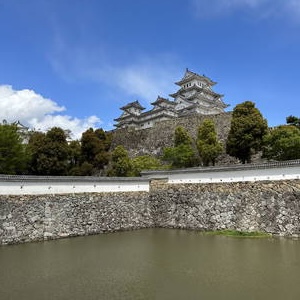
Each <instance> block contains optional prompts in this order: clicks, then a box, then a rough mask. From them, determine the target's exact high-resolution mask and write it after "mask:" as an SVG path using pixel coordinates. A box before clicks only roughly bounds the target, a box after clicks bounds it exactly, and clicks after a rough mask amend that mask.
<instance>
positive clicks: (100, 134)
mask: <svg viewBox="0 0 300 300" xmlns="http://www.w3.org/2000/svg"><path fill="white" fill-rule="evenodd" d="M110 144H111V135H110V134H106V133H105V131H104V130H103V129H96V130H95V131H94V130H93V129H92V128H90V129H88V130H87V131H85V132H84V133H83V134H82V137H81V154H82V162H84V161H86V162H88V163H89V164H92V165H93V167H94V168H95V169H103V168H104V166H105V165H107V164H108V162H109V159H110V154H109V148H110Z"/></svg>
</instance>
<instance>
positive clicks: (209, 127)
mask: <svg viewBox="0 0 300 300" xmlns="http://www.w3.org/2000/svg"><path fill="white" fill-rule="evenodd" d="M197 148H198V152H199V156H200V159H201V161H202V163H203V165H204V166H208V165H209V164H210V163H212V164H213V165H215V161H216V158H217V157H218V156H219V155H220V154H221V153H222V151H223V145H222V143H221V142H219V141H218V139H217V132H216V129H215V123H214V122H213V121H212V120H209V119H206V120H204V122H203V123H202V125H201V126H199V129H198V137H197Z"/></svg>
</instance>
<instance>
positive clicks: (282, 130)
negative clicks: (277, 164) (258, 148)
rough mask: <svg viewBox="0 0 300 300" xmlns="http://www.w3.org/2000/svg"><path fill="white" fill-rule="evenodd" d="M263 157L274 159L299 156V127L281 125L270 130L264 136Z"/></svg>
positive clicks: (296, 157)
mask: <svg viewBox="0 0 300 300" xmlns="http://www.w3.org/2000/svg"><path fill="white" fill-rule="evenodd" d="M263 157H265V158H268V159H274V160H289V159H299V158H300V129H298V128H297V127H296V126H292V125H282V126H279V127H276V128H275V129H273V130H271V131H270V133H269V134H268V135H266V136H265V138H264V147H263Z"/></svg>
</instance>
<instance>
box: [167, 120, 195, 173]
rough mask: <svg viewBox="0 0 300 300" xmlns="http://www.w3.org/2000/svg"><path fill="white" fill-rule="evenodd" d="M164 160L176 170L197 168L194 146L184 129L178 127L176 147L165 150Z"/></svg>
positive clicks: (175, 140) (175, 139) (176, 130)
mask: <svg viewBox="0 0 300 300" xmlns="http://www.w3.org/2000/svg"><path fill="white" fill-rule="evenodd" d="M162 159H163V160H164V161H167V162H168V163H170V164H171V166H172V167H174V168H187V167H193V166H195V164H196V162H197V159H196V155H195V150H194V148H193V145H192V138H191V137H190V135H189V134H188V133H187V131H186V130H185V129H184V128H183V127H181V126H178V127H176V129H175V138H174V147H167V148H165V149H164V153H163V157H162Z"/></svg>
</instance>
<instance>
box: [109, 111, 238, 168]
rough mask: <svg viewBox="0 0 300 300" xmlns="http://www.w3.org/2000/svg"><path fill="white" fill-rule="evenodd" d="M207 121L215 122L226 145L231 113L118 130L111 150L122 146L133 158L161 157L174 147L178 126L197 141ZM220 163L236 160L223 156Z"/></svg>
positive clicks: (182, 118) (192, 117) (197, 116)
mask: <svg viewBox="0 0 300 300" xmlns="http://www.w3.org/2000/svg"><path fill="white" fill-rule="evenodd" d="M205 119H212V120H213V121H214V122H215V124H216V131H217V134H218V138H219V139H220V140H221V141H222V142H224V143H225V140H226V139H227V136H228V132H229V130H230V122H231V112H227V113H221V114H217V115H209V116H205V115H192V116H188V117H181V118H175V119H172V120H167V121H162V122H159V123H157V124H155V126H154V127H151V128H147V129H142V130H135V129H130V128H126V129H118V130H115V131H114V132H113V139H112V146H111V148H112V149H114V148H115V147H116V146H118V145H122V146H124V147H125V148H126V149H127V150H128V152H129V155H130V156H132V157H135V156H138V155H146V154H149V155H154V156H159V155H161V154H162V151H163V148H165V147H171V146H173V143H174V133H175V128H176V127H177V126H183V127H184V128H185V129H186V130H187V131H188V132H189V133H190V135H191V136H192V137H193V138H194V139H196V137H197V131H198V127H199V126H200V125H201V124H202V123H203V121H204V120H205ZM220 162H221V163H234V162H236V160H234V159H233V158H232V157H230V156H228V155H226V154H223V155H222V156H221V158H220Z"/></svg>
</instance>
